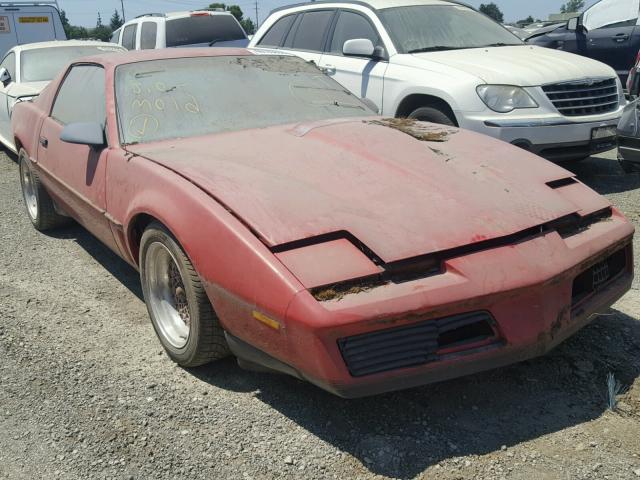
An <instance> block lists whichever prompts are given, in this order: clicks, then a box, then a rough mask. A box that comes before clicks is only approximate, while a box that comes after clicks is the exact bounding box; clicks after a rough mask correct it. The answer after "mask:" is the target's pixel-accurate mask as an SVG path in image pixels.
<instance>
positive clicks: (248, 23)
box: [240, 18, 256, 35]
mask: <svg viewBox="0 0 640 480" xmlns="http://www.w3.org/2000/svg"><path fill="white" fill-rule="evenodd" d="M240 25H242V28H244V31H245V32H247V35H253V34H254V33H256V24H255V23H253V20H251V19H250V18H245V19H243V20H242V21H241V22H240Z"/></svg>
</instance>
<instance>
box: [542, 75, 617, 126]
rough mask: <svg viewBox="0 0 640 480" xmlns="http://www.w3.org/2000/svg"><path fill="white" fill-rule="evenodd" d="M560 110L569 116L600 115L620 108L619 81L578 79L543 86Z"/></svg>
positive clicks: (613, 79)
mask: <svg viewBox="0 0 640 480" xmlns="http://www.w3.org/2000/svg"><path fill="white" fill-rule="evenodd" d="M542 90H544V93H546V94H547V97H549V100H551V102H552V103H553V105H554V106H555V107H556V108H557V109H558V111H559V112H560V113H561V114H563V115H565V116H567V117H576V116H580V115H598V114H602V113H607V112H612V111H614V110H615V109H616V108H618V101H619V97H618V83H617V82H616V79H615V78H610V79H607V80H596V81H593V80H578V81H576V82H569V83H556V84H553V85H545V86H543V87H542Z"/></svg>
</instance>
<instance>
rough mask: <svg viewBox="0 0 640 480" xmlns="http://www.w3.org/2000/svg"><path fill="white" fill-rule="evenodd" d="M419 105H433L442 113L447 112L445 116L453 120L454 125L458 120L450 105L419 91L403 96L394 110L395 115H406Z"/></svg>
mask: <svg viewBox="0 0 640 480" xmlns="http://www.w3.org/2000/svg"><path fill="white" fill-rule="evenodd" d="M420 107H434V108H437V109H438V110H440V111H442V112H443V113H445V114H447V116H448V117H449V118H450V119H451V120H453V123H455V125H456V126H458V120H457V119H456V115H455V113H453V109H452V108H451V106H450V105H449V104H448V103H447V102H445V101H444V100H442V99H441V98H438V97H434V96H433V95H424V94H421V93H416V94H413V95H409V96H407V97H405V98H404V99H403V100H402V102H400V105H399V106H398V111H397V112H396V117H400V118H402V117H407V116H409V114H410V113H411V112H413V111H414V110H415V109H416V108H420Z"/></svg>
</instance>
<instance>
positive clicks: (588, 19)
mask: <svg viewBox="0 0 640 480" xmlns="http://www.w3.org/2000/svg"><path fill="white" fill-rule="evenodd" d="M639 9H640V0H602V1H600V2H599V3H596V4H595V5H594V6H593V7H591V8H589V9H588V10H586V11H585V12H584V15H583V19H582V24H583V25H584V26H585V28H586V29H587V31H591V30H596V29H598V28H619V27H627V26H630V27H631V26H634V25H636V24H637V22H638V10H639Z"/></svg>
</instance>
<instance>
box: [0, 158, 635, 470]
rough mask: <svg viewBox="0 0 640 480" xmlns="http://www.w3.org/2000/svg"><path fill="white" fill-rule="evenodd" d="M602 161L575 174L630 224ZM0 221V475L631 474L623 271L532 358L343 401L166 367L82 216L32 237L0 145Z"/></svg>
mask: <svg viewBox="0 0 640 480" xmlns="http://www.w3.org/2000/svg"><path fill="white" fill-rule="evenodd" d="M613 158H614V156H613V153H610V154H608V155H604V156H602V157H597V158H591V159H589V160H587V161H585V162H583V163H581V164H580V165H577V166H576V172H577V173H578V174H579V176H580V178H581V179H582V180H583V181H585V182H586V183H588V184H589V185H591V186H592V187H593V188H595V189H596V190H598V191H599V192H601V193H603V194H605V195H607V196H608V197H609V198H610V199H611V200H612V201H613V202H614V203H615V204H616V205H617V206H619V207H620V208H621V209H622V210H623V211H624V212H625V213H626V214H627V215H628V217H629V219H630V220H631V221H633V222H634V223H635V224H636V225H638V224H639V223H640V207H639V206H638V205H640V175H626V176H625V175H623V174H622V173H621V171H620V170H619V168H618V166H617V164H616V162H615V161H614V160H613ZM0 225H1V226H0V251H1V254H0V318H1V319H0V479H32V478H43V479H49V478H53V479H55V478H64V479H76V478H78V479H91V478H101V479H102V478H105V479H106V478H113V479H127V478H136V479H137V478H158V479H163V478H167V479H169V478H171V479H174V478H186V477H188V478H229V479H232V478H233V479H235V478H239V479H243V478H256V479H267V478H305V479H308V478H310V479H313V478H323V479H324V478H340V479H343V478H374V477H378V478H382V477H397V478H438V479H467V478H468V479H485V478H486V479H500V478H509V479H530V478H536V479H590V478H593V479H596V478H597V479H601V478H610V479H633V478H638V479H640V380H638V376H639V374H640V355H639V353H640V322H639V321H638V318H639V316H640V294H639V291H638V286H639V284H638V281H636V282H635V283H634V288H633V290H632V291H631V292H629V294H627V296H625V297H624V298H623V299H622V300H621V301H620V302H618V304H616V305H615V306H614V307H613V308H612V309H611V310H610V312H609V313H608V314H607V315H605V316H602V317H600V318H599V319H598V320H596V321H595V322H594V323H593V324H592V325H590V326H589V327H587V328H585V329H584V330H582V331H581V332H580V333H579V334H577V335H576V336H574V337H573V338H572V339H570V340H568V341H567V342H565V343H564V344H563V345H561V346H560V347H558V348H557V349H556V350H554V351H553V352H552V353H551V354H549V355H548V356H546V357H543V358H540V359H536V360H533V361H528V362H524V363H522V364H519V365H515V366H511V367H508V368H503V369H500V370H495V371H491V372H488V373H484V374H480V375H473V376H470V377H467V378H463V379H458V380H454V381H449V382H445V383H440V384H436V385H430V386H426V387H422V388H416V389H413V390H409V391H405V392H398V393H393V394H388V395H383V396H379V397H374V398H368V399H362V400H351V401H346V400H341V399H339V398H336V397H333V396H331V395H329V394H327V393H324V392H323V391H321V390H319V389H317V388H315V387H313V386H311V385H308V384H305V383H303V382H300V381H297V380H295V379H292V378H288V377H285V376H278V375H269V374H258V373H251V372H245V371H243V370H241V369H239V368H238V367H237V366H236V365H235V363H234V362H233V360H231V359H229V360H227V361H223V362H220V363H218V364H214V365H210V366H206V367H201V368H198V369H194V370H184V369H182V368H179V367H176V366H175V365H174V364H173V363H172V362H171V361H169V360H168V358H167V357H166V356H165V355H164V353H163V352H162V350H161V347H160V345H159V343H158V341H157V340H156V338H155V334H154V333H153V330H152V327H151V324H150V322H149V320H148V317H147V312H146V309H145V306H144V303H143V301H142V299H141V298H142V295H141V291H140V285H139V282H138V277H137V274H136V272H135V271H134V270H133V269H131V268H130V267H129V266H127V265H126V264H125V263H124V262H122V261H120V260H119V259H118V258H117V257H116V256H115V255H114V254H113V253H111V252H110V251H109V250H108V249H106V248H105V247H103V246H102V245H101V244H99V243H98V242H97V241H96V240H95V239H94V238H92V237H91V236H90V235H89V234H87V233H86V232H85V231H84V230H83V229H81V228H80V227H72V228H69V229H66V230H63V231H60V232H57V233H54V234H51V235H44V234H40V233H38V232H36V231H35V230H34V229H33V228H32V227H31V225H30V223H29V221H28V219H27V216H26V213H25V212H24V205H23V202H22V198H21V195H20V192H19V182H18V168H17V165H16V164H15V163H14V162H13V161H12V160H11V159H9V158H8V157H7V156H5V155H3V154H2V155H0ZM637 241H640V236H639V238H638V240H637ZM637 247H638V245H636V252H639V251H640V249H638V248H637ZM636 254H637V253H636ZM609 372H612V373H614V374H615V375H616V377H617V378H618V379H619V380H620V381H621V382H622V383H623V384H624V385H625V386H626V387H628V390H627V391H626V393H623V394H621V395H620V396H619V397H618V399H619V408H618V410H617V411H616V412H613V411H610V410H607V394H606V376H607V373H609Z"/></svg>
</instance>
